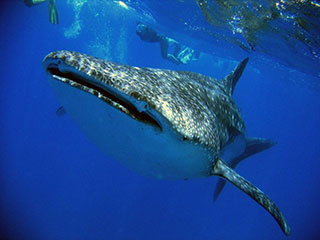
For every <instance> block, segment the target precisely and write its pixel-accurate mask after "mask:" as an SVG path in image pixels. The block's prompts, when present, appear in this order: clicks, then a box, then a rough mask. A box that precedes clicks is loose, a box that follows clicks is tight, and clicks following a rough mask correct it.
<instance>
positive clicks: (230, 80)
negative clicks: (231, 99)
mask: <svg viewBox="0 0 320 240" xmlns="http://www.w3.org/2000/svg"><path fill="white" fill-rule="evenodd" d="M248 61H249V58H245V59H243V60H242V61H241V62H240V63H239V64H238V66H236V68H235V69H234V70H233V71H232V72H231V73H229V75H227V76H226V77H224V78H223V79H222V82H223V83H224V85H225V86H226V89H228V90H229V93H230V94H231V95H232V94H233V91H234V88H235V86H236V84H237V82H238V80H239V79H240V77H241V75H242V73H243V71H244V69H245V67H246V66H247V63H248Z"/></svg>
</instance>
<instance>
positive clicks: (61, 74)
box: [46, 62, 162, 131]
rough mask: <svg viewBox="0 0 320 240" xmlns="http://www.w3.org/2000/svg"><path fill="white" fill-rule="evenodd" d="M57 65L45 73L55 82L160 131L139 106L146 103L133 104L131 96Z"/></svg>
mask: <svg viewBox="0 0 320 240" xmlns="http://www.w3.org/2000/svg"><path fill="white" fill-rule="evenodd" d="M59 64H60V62H58V63H50V64H48V66H47V68H46V70H47V72H48V73H49V74H50V75H51V76H52V78H54V79H55V80H57V81H61V82H63V83H66V84H68V85H70V86H72V87H75V88H78V89H80V90H82V91H85V92H88V93H90V94H92V95H94V96H96V97H98V98H100V99H101V100H103V101H105V102H106V103H108V104H109V105H111V106H113V107H114V108H116V109H118V110H120V111H122V112H123V113H125V114H127V115H129V116H130V117H132V118H133V119H135V120H138V121H140V122H143V123H146V124H149V125H151V126H153V127H155V128H156V129H157V130H159V131H162V125H161V123H160V121H159V120H158V119H157V118H156V117H155V116H154V114H152V113H151V112H150V111H149V110H148V109H147V107H143V108H142V107H141V106H139V105H142V106H146V105H147V103H144V102H143V103H142V102H139V101H138V100H134V101H135V102H136V103H133V101H130V100H131V98H132V97H131V96H128V95H126V94H124V93H121V92H120V91H118V90H116V89H113V88H112V87H110V86H108V85H107V84H105V83H102V82H100V81H99V80H98V79H92V78H93V77H91V76H89V75H87V74H86V73H84V72H80V71H77V70H76V69H72V68H70V67H68V68H66V69H63V70H61V66H59ZM132 100H133V99H132ZM137 103H138V104H137Z"/></svg>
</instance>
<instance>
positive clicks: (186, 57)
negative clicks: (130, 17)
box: [136, 23, 200, 64]
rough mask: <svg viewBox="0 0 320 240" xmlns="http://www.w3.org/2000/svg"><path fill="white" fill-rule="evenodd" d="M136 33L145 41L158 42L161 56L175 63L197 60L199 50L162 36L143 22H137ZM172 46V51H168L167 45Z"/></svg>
mask: <svg viewBox="0 0 320 240" xmlns="http://www.w3.org/2000/svg"><path fill="white" fill-rule="evenodd" d="M136 33H137V35H138V36H139V37H140V39H141V40H143V41H146V42H159V43H160V50H161V56H162V58H164V59H167V60H169V61H171V62H173V63H175V64H181V63H182V64H187V63H188V62H190V61H192V60H193V61H194V60H198V58H199V54H200V53H199V52H196V51H195V50H193V49H191V48H189V47H187V46H184V45H181V44H180V43H179V42H177V41H175V40H174V39H172V38H168V37H164V36H162V35H160V34H158V33H157V32H156V31H155V30H153V29H152V28H150V27H148V26H146V25H145V24H142V23H138V24H137V27H136ZM170 46H174V51H173V53H172V54H171V53H169V47H170Z"/></svg>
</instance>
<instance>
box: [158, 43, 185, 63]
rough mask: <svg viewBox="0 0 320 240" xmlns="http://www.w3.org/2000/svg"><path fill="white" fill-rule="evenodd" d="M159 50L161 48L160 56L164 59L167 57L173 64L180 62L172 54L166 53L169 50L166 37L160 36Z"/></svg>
mask: <svg viewBox="0 0 320 240" xmlns="http://www.w3.org/2000/svg"><path fill="white" fill-rule="evenodd" d="M160 50H161V56H162V58H164V59H167V60H169V61H171V62H173V63H175V64H180V63H181V62H180V61H179V59H178V58H176V57H175V56H173V55H172V54H169V53H168V50H169V39H168V38H167V37H161V40H160Z"/></svg>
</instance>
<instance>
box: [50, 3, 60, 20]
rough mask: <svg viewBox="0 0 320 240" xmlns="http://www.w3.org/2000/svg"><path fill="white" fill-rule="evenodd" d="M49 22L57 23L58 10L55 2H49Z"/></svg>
mask: <svg viewBox="0 0 320 240" xmlns="http://www.w3.org/2000/svg"><path fill="white" fill-rule="evenodd" d="M49 22H51V23H52V24H58V23H59V17H58V10H57V7H56V1H55V0H49Z"/></svg>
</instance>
